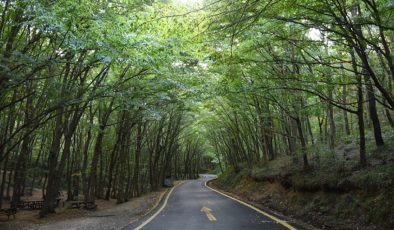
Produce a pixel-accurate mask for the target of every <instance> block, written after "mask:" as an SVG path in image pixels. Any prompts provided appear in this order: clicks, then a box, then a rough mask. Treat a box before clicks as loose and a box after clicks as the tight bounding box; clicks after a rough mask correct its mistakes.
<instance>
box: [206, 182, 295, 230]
mask: <svg viewBox="0 0 394 230" xmlns="http://www.w3.org/2000/svg"><path fill="white" fill-rule="evenodd" d="M208 182H209V181H205V187H207V188H208V189H210V190H212V191H214V192H216V193H218V194H220V195H222V196H225V197H227V198H229V199H231V200H234V201H236V202H238V203H240V204H242V205H244V206H246V207H248V208H250V209H253V210H254V211H256V212H258V213H260V214H262V215H263V216H265V217H268V218H269V219H271V220H273V221H275V222H276V223H278V224H280V225H282V226H283V227H285V228H287V229H289V230H297V229H296V228H295V227H293V226H291V225H290V224H288V223H287V222H286V221H284V220H281V219H279V218H277V217H275V216H273V215H271V214H268V213H267V212H264V211H263V210H261V209H259V208H257V207H255V206H253V205H251V204H248V203H246V202H244V201H241V200H238V199H237V198H234V197H232V196H229V195H227V194H225V193H223V192H220V191H218V190H216V189H214V188H211V187H209V186H208V184H207V183H208Z"/></svg>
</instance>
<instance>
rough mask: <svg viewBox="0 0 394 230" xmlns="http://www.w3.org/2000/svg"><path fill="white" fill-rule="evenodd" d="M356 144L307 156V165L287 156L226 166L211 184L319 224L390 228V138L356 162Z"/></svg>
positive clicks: (393, 208) (393, 202) (393, 158)
mask: <svg viewBox="0 0 394 230" xmlns="http://www.w3.org/2000/svg"><path fill="white" fill-rule="evenodd" d="M357 152H358V151H357V148H356V147H355V146H354V145H341V146H338V147H337V149H336V151H335V155H333V156H331V157H330V158H328V159H322V158H320V160H319V164H317V162H316V160H313V159H311V165H312V169H310V170H308V171H305V170H303V169H302V167H301V166H300V165H299V164H298V165H295V164H294V163H292V161H291V160H290V159H287V160H286V159H283V158H281V159H277V160H274V162H270V163H269V164H262V165H260V166H255V167H254V168H253V169H250V168H248V167H243V168H241V169H239V170H238V172H236V171H235V170H234V169H229V170H227V171H226V172H225V173H223V174H222V175H221V176H220V177H219V178H218V179H217V180H215V181H212V182H211V183H210V184H211V185H212V186H213V187H216V188H218V189H220V190H224V191H226V192H229V193H231V194H234V195H235V196H237V197H240V198H241V199H243V200H245V201H247V202H249V203H252V204H254V205H257V206H258V207H262V208H268V209H271V210H274V211H277V212H278V213H280V214H282V215H284V216H287V217H290V218H294V219H300V220H302V221H304V222H306V223H309V224H311V225H313V226H315V227H317V228H321V229H362V230H372V229H394V196H393V191H394V190H393V189H394V143H392V141H389V142H387V143H386V145H385V146H384V147H381V148H378V149H375V150H373V151H370V153H369V156H368V160H369V165H368V167H367V168H360V167H359V166H358V157H357Z"/></svg>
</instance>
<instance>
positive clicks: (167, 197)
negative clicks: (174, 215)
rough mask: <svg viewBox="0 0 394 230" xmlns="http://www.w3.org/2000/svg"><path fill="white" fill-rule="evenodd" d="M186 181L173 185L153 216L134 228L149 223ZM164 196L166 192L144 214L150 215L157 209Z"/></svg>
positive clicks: (137, 228)
mask: <svg viewBox="0 0 394 230" xmlns="http://www.w3.org/2000/svg"><path fill="white" fill-rule="evenodd" d="M184 182H185V181H182V182H180V183H179V184H177V185H175V186H174V187H172V188H171V189H170V191H169V192H168V193H167V196H166V198H165V200H164V202H163V204H162V206H161V207H160V208H159V210H157V211H156V212H155V213H154V214H153V215H152V216H150V217H149V218H148V219H147V220H145V221H144V222H142V224H140V225H138V226H137V227H136V228H135V229H134V230H140V229H142V228H143V227H144V226H145V225H147V224H149V223H150V222H151V221H152V220H153V219H155V218H156V217H157V216H158V215H159V214H160V213H161V212H162V211H163V209H164V208H165V207H166V206H167V202H168V199H169V198H170V196H171V194H172V192H173V191H174V190H175V189H176V188H177V187H178V186H180V185H181V184H183V183H184ZM163 197H164V194H163V195H162V196H161V197H160V199H159V202H158V203H157V205H155V206H154V207H153V208H152V209H151V210H149V211H148V212H147V213H146V214H145V215H144V216H147V215H149V214H150V213H151V212H153V210H155V209H157V207H158V206H159V204H160V203H161V202H162V199H163Z"/></svg>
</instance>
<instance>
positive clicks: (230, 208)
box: [124, 175, 294, 230]
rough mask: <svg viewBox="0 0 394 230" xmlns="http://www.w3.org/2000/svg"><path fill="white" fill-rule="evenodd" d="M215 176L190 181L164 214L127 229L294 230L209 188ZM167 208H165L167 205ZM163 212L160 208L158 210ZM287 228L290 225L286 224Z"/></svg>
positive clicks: (155, 214)
mask: <svg viewBox="0 0 394 230" xmlns="http://www.w3.org/2000/svg"><path fill="white" fill-rule="evenodd" d="M212 178H213V176H211V175H203V176H202V178H201V179H199V180H190V181H186V182H185V183H183V184H181V185H179V186H178V187H176V188H175V189H174V191H173V193H172V194H171V195H170V196H169V199H168V202H167V204H164V203H165V201H163V204H161V206H162V207H163V209H162V210H161V212H159V213H158V211H155V212H153V214H151V215H150V216H147V217H145V218H144V219H143V220H141V221H139V222H137V223H134V224H131V225H129V226H126V227H125V228H124V229H127V230H128V229H144V230H176V229H180V230H201V229H203V230H209V229H215V230H230V229H264V230H283V229H294V228H291V227H290V228H289V227H285V226H283V225H281V224H279V223H277V222H276V221H274V220H272V219H270V218H268V217H266V216H264V215H263V214H261V213H259V212H257V211H255V210H253V209H251V208H249V207H247V206H245V205H243V204H240V203H238V202H236V201H234V200H232V199H230V198H228V197H225V196H223V195H221V194H218V193H217V192H215V191H212V190H211V189H209V188H207V187H205V182H206V181H208V180H210V179H212ZM163 205H165V206H163ZM158 210H159V211H160V208H158ZM285 225H286V223H285Z"/></svg>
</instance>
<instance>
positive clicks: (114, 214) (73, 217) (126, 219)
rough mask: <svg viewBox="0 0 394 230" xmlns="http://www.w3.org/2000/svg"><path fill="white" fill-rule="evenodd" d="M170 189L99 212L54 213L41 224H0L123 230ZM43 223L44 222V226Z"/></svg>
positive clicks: (47, 229)
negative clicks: (122, 229) (121, 229)
mask: <svg viewBox="0 0 394 230" xmlns="http://www.w3.org/2000/svg"><path fill="white" fill-rule="evenodd" d="M167 190H168V189H162V190H160V191H158V192H152V193H149V194H146V195H143V196H141V197H137V198H133V199H132V200H130V201H129V202H126V203H123V204H119V205H116V206H114V207H111V208H108V209H103V210H97V211H93V212H92V211H82V210H67V212H65V213H66V214H65V213H59V214H54V216H50V217H49V218H48V219H47V220H45V222H44V223H42V222H41V221H34V220H32V221H26V220H18V214H17V215H16V220H14V221H6V222H0V229H2V230H16V229H18V230H27V229H29V230H30V229H32V230H34V229H37V230H52V229H56V230H65V229H67V230H87V229H95V230H101V229H103V230H104V229H105V230H109V229H120V228H122V227H124V226H126V225H128V224H129V223H133V222H135V221H137V220H138V219H139V218H140V217H142V216H144V215H146V214H147V213H149V212H150V211H151V210H153V209H154V208H155V207H156V206H157V205H158V204H159V202H160V200H161V199H162V197H163V196H164V194H165V193H166V191H167ZM37 222H39V223H37ZM40 222H41V223H40Z"/></svg>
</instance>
